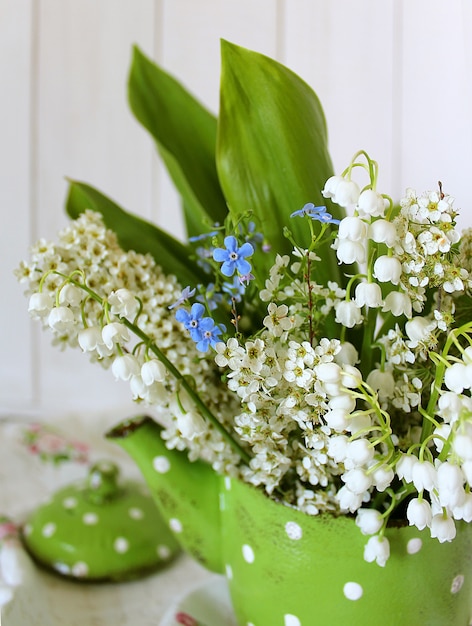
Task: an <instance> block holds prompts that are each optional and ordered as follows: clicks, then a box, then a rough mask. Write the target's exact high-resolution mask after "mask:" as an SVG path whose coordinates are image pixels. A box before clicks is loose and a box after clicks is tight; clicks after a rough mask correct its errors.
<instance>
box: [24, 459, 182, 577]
mask: <svg viewBox="0 0 472 626" xmlns="http://www.w3.org/2000/svg"><path fill="white" fill-rule="evenodd" d="M118 474H119V471H118V467H117V466H116V465H115V464H114V463H111V462H109V461H100V462H98V463H96V464H95V465H93V467H92V468H91V469H90V471H89V474H88V476H87V478H86V479H85V481H81V482H79V483H74V484H72V485H69V486H67V487H65V488H63V489H61V490H59V491H58V492H57V493H56V494H55V495H54V496H53V497H52V499H51V500H50V501H49V502H47V503H46V504H44V505H42V506H41V507H39V508H38V509H37V510H36V511H34V512H33V514H32V515H31V516H30V518H29V519H28V520H27V522H26V523H25V525H24V527H23V532H22V538H23V542H24V544H25V546H26V549H27V550H28V552H29V553H30V554H31V556H32V557H33V558H34V559H35V560H36V561H37V562H39V563H40V564H42V565H44V566H46V567H47V568H49V569H53V570H54V571H55V572H57V573H58V574H60V575H62V576H66V577H69V578H74V579H80V580H85V581H101V580H103V581H105V580H129V579H133V578H137V577H139V576H142V575H145V574H148V573H149V572H151V571H152V570H154V569H157V568H158V567H160V566H161V565H164V564H166V563H168V562H169V561H170V560H171V559H172V558H173V557H174V556H175V555H176V554H177V553H178V552H179V547H178V544H177V542H176V540H175V539H174V537H173V535H172V533H171V531H170V530H169V528H168V525H167V524H166V523H165V522H164V520H163V519H162V518H161V516H160V513H159V512H158V510H157V508H156V505H155V504H154V501H153V500H152V498H151V496H150V495H149V493H148V492H147V490H146V487H145V486H144V485H141V484H138V483H131V482H127V483H121V481H119V475H118Z"/></svg>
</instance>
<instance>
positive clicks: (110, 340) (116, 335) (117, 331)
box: [102, 322, 129, 349]
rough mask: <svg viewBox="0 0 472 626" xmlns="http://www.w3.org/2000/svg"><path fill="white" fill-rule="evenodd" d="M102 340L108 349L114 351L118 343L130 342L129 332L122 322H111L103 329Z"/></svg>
mask: <svg viewBox="0 0 472 626" xmlns="http://www.w3.org/2000/svg"><path fill="white" fill-rule="evenodd" d="M102 339H103V343H104V344H105V345H106V346H107V348H109V349H112V348H113V346H114V345H115V344H117V343H119V344H122V343H126V342H127V341H129V332H128V329H127V328H126V326H125V325H124V324H122V323H121V322H110V323H109V324H105V326H104V327H103V328H102Z"/></svg>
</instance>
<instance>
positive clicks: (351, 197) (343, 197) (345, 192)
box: [333, 179, 361, 207]
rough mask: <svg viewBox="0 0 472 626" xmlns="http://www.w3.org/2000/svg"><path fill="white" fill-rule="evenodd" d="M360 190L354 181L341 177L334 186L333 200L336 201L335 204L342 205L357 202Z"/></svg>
mask: <svg viewBox="0 0 472 626" xmlns="http://www.w3.org/2000/svg"><path fill="white" fill-rule="evenodd" d="M360 192H361V190H360V189H359V185H358V184H357V183H356V182H354V181H353V180H346V179H343V180H341V181H340V182H339V184H338V186H337V187H336V192H335V194H334V196H333V202H336V204H339V206H342V207H348V206H352V205H353V204H357V202H358V200H359V195H360Z"/></svg>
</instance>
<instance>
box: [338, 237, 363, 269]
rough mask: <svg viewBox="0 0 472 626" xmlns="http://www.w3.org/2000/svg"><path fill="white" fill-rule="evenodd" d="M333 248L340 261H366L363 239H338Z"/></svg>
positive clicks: (347, 262) (348, 263)
mask: <svg viewBox="0 0 472 626" xmlns="http://www.w3.org/2000/svg"><path fill="white" fill-rule="evenodd" d="M333 248H334V249H335V250H336V256H337V257H338V261H339V262H340V263H345V264H346V265H350V264H351V263H365V260H366V253H365V243H364V242H363V241H351V240H350V239H337V240H336V241H335V242H334V245H333Z"/></svg>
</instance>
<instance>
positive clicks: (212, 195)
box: [128, 47, 228, 236]
mask: <svg viewBox="0 0 472 626" xmlns="http://www.w3.org/2000/svg"><path fill="white" fill-rule="evenodd" d="M128 95H129V102H130V106H131V110H132V111H133V113H134V115H135V117H136V118H137V119H138V121H139V122H140V123H141V124H142V125H143V126H144V127H145V128H146V129H147V130H148V131H149V132H150V133H151V135H152V136H153V137H154V139H155V140H156V142H157V144H158V147H159V149H160V152H161V154H162V156H163V157H164V159H163V160H164V162H165V164H166V166H167V167H168V169H169V173H170V175H171V177H172V180H173V182H174V184H175V186H176V187H177V189H178V190H179V192H180V193H181V194H182V197H183V201H184V216H185V221H186V225H187V230H188V235H189V236H192V235H199V234H201V233H202V232H205V230H207V229H208V225H209V224H214V223H215V222H219V223H223V222H224V219H225V217H226V215H227V213H228V210H227V207H226V201H225V198H224V196H223V193H222V191H221V188H220V184H219V180H218V175H217V173H216V164H215V146H216V119H215V117H214V116H213V115H212V114H211V113H209V111H208V110H207V109H205V108H204V107H203V106H202V105H201V104H200V103H199V102H198V101H197V100H196V99H195V98H194V97H193V96H192V95H191V94H190V93H189V92H188V91H187V90H186V89H185V88H184V87H183V86H182V85H181V84H180V83H179V82H178V81H177V80H175V78H173V77H172V76H170V75H169V74H168V73H166V72H165V71H164V70H162V69H161V68H160V67H158V66H157V65H156V64H155V63H153V62H152V61H150V60H149V59H148V58H147V57H146V56H144V54H143V53H142V52H141V51H140V50H139V49H138V48H136V47H135V48H134V54H133V62H132V66H131V72H130V77H129V85H128ZM189 195H191V196H192V200H191V201H189Z"/></svg>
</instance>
